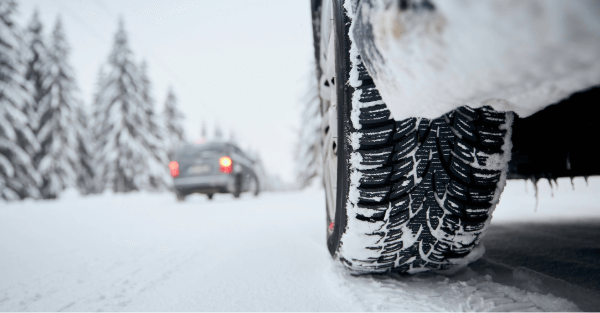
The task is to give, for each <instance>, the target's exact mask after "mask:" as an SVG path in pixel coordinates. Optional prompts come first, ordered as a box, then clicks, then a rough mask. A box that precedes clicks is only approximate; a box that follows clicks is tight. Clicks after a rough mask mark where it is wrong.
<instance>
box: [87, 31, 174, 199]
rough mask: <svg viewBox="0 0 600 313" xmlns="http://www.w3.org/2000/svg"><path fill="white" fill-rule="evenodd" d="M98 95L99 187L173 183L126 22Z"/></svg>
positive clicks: (124, 188)
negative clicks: (135, 59)
mask: <svg viewBox="0 0 600 313" xmlns="http://www.w3.org/2000/svg"><path fill="white" fill-rule="evenodd" d="M106 70H107V72H106V75H102V78H101V81H99V83H98V88H99V89H98V91H97V93H96V97H95V108H94V110H95V113H94V119H95V121H94V124H95V125H94V130H95V134H94V137H95V138H96V139H97V140H98V141H97V148H96V150H97V157H96V159H95V163H94V164H95V165H96V167H97V169H98V170H97V176H98V180H99V184H100V188H101V189H104V188H106V187H107V188H110V189H112V190H113V191H115V192H128V191H133V190H141V189H161V188H163V187H164V186H165V185H167V182H168V181H170V177H169V176H168V170H167V169H168V168H167V164H166V163H167V161H168V160H167V158H166V153H165V151H164V147H163V142H162V138H160V136H159V135H157V132H156V131H155V130H153V129H154V128H157V123H156V121H155V120H154V113H153V108H152V102H151V98H150V93H149V89H150V84H149V80H148V79H147V77H146V75H145V74H144V73H143V71H142V70H141V69H140V68H139V66H137V65H136V63H135V62H134V60H133V56H132V52H131V50H130V49H129V45H128V42H127V35H126V33H125V30H124V27H123V22H122V21H120V22H119V28H118V30H117V33H116V34H115V38H114V45H113V49H112V51H111V53H110V55H109V58H108V63H107V65H106Z"/></svg>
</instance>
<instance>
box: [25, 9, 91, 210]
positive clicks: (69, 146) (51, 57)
mask: <svg viewBox="0 0 600 313" xmlns="http://www.w3.org/2000/svg"><path fill="white" fill-rule="evenodd" d="M68 57H69V46H68V44H67V40H66V38H65V34H64V31H63V28H62V22H61V20H60V18H58V19H57V21H56V24H55V26H54V29H53V31H52V36H51V43H50V45H49V47H48V60H47V63H46V64H45V66H44V69H43V70H42V71H43V73H44V74H45V75H46V77H44V79H43V83H42V86H41V87H42V89H43V90H44V93H43V95H42V97H41V99H40V100H39V102H38V107H37V112H38V115H39V129H38V131H37V138H38V141H39V142H40V144H41V145H42V150H41V152H40V156H39V157H38V158H36V161H37V168H38V171H39V172H40V174H41V175H42V177H43V180H44V181H43V185H42V188H41V192H42V195H43V197H44V198H46V199H52V198H56V197H57V196H58V194H59V193H60V192H61V191H62V190H63V189H65V188H66V187H69V186H76V184H77V178H78V173H79V172H80V170H81V167H82V165H81V157H80V155H79V137H80V136H81V134H85V131H86V130H85V129H82V128H83V127H84V125H82V124H81V123H80V122H79V112H78V110H79V107H80V105H81V103H80V101H79V100H78V99H77V97H76V93H77V90H78V88H77V85H76V82H75V76H74V74H73V70H72V68H71V66H70V65H69V63H68Z"/></svg>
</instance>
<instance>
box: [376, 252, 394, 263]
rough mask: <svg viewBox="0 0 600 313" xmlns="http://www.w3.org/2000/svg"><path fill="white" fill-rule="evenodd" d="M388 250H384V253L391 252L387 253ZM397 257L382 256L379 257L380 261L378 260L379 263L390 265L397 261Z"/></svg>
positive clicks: (390, 255) (391, 255)
mask: <svg viewBox="0 0 600 313" xmlns="http://www.w3.org/2000/svg"><path fill="white" fill-rule="evenodd" d="M386 250H387V249H386ZM386 250H384V253H385V252H389V251H386ZM397 257H398V256H397V255H396V254H386V255H382V256H380V257H379V259H377V263H390V262H394V261H396V258H397Z"/></svg>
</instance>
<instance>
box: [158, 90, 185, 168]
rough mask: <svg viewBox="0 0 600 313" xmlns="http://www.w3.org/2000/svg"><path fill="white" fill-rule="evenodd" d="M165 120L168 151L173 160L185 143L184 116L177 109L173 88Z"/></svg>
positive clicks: (167, 103) (165, 112)
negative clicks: (177, 150)
mask: <svg viewBox="0 0 600 313" xmlns="http://www.w3.org/2000/svg"><path fill="white" fill-rule="evenodd" d="M163 119H164V123H165V127H166V131H167V151H168V154H169V158H170V159H172V158H173V155H174V154H175V150H176V149H177V148H178V147H179V146H180V145H181V144H182V143H183V142H184V141H185V134H184V132H183V119H184V115H183V113H181V111H179V109H178V108H177V97H176V96H175V92H173V88H172V87H169V91H168V93H167V99H166V100H165V108H164V110H163Z"/></svg>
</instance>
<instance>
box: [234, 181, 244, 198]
mask: <svg viewBox="0 0 600 313" xmlns="http://www.w3.org/2000/svg"><path fill="white" fill-rule="evenodd" d="M241 194H242V176H241V175H236V176H235V182H234V187H233V197H234V198H239V197H240V195H241Z"/></svg>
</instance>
